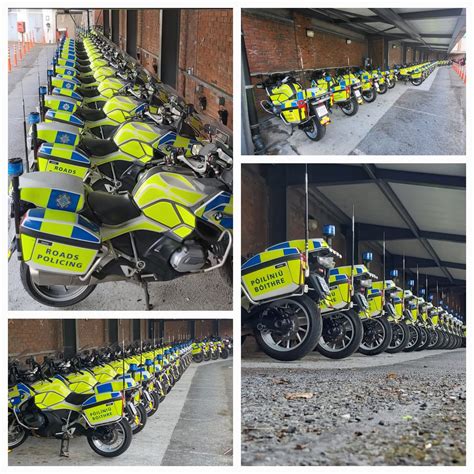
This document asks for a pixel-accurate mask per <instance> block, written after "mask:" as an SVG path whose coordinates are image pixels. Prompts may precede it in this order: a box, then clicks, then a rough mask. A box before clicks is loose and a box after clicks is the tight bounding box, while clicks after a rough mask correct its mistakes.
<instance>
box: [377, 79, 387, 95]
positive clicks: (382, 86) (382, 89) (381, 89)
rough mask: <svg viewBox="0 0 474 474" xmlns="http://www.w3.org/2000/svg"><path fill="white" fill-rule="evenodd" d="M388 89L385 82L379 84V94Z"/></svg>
mask: <svg viewBox="0 0 474 474" xmlns="http://www.w3.org/2000/svg"><path fill="white" fill-rule="evenodd" d="M387 91H388V87H387V83H386V82H384V83H383V84H379V94H385V92H387Z"/></svg>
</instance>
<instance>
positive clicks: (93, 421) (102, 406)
mask: <svg viewBox="0 0 474 474" xmlns="http://www.w3.org/2000/svg"><path fill="white" fill-rule="evenodd" d="M82 411H83V413H84V416H85V417H86V419H87V421H88V422H89V424H90V425H92V426H97V425H101V424H104V423H107V424H108V423H112V422H114V421H119V420H120V419H121V418H122V415H123V400H122V394H121V393H120V392H108V393H97V394H95V395H93V396H92V397H90V398H89V399H87V400H86V401H85V402H84V403H83V404H82Z"/></svg>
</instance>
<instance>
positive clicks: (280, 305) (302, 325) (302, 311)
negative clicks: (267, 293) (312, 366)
mask: <svg viewBox="0 0 474 474" xmlns="http://www.w3.org/2000/svg"><path fill="white" fill-rule="evenodd" d="M272 309H277V310H281V311H283V312H288V314H291V313H292V316H293V321H294V324H295V328H294V329H295V331H294V332H293V333H292V334H290V331H288V333H286V334H284V335H281V334H278V333H277V332H275V331H269V330H260V329H257V328H255V330H254V335H255V339H256V341H257V344H258V345H259V346H260V348H261V349H262V351H263V352H265V354H267V355H268V356H270V357H272V358H273V359H277V360H283V361H290V360H297V359H301V358H302V357H304V356H305V355H307V354H308V353H310V352H311V351H312V350H313V349H314V348H315V346H316V344H317V343H318V341H319V339H320V337H321V331H322V321H321V313H320V311H319V307H317V305H316V303H315V302H314V301H313V300H312V299H311V298H309V297H308V296H306V295H303V296H298V297H294V298H285V299H281V300H277V301H273V302H272V303H269V304H268V305H265V306H264V307H263V308H259V310H260V313H262V312H263V311H264V310H272ZM255 317H257V318H258V317H259V315H255ZM300 333H301V335H300ZM285 338H286V339H285ZM284 339H285V342H286V344H285V346H283V345H280V343H281V342H283V340H284ZM292 342H294V343H295V344H294V345H292Z"/></svg>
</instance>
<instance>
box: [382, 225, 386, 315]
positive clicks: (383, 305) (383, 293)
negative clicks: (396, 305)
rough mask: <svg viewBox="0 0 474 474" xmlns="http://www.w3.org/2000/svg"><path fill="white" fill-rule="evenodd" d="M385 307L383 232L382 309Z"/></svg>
mask: <svg viewBox="0 0 474 474" xmlns="http://www.w3.org/2000/svg"><path fill="white" fill-rule="evenodd" d="M384 307H385V232H384V233H383V286H382V309H383V308H384Z"/></svg>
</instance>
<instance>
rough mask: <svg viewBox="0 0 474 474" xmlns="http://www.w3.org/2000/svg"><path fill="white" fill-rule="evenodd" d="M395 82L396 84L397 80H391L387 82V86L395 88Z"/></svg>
mask: <svg viewBox="0 0 474 474" xmlns="http://www.w3.org/2000/svg"><path fill="white" fill-rule="evenodd" d="M395 84H396V82H395V80H393V81H389V82H388V84H387V87H388V88H389V89H393V88H394V87H395Z"/></svg>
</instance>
